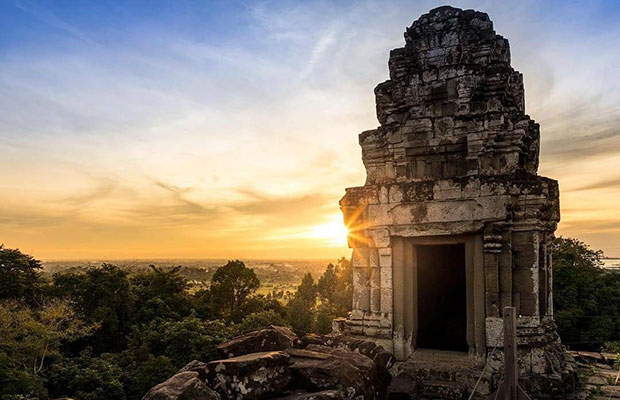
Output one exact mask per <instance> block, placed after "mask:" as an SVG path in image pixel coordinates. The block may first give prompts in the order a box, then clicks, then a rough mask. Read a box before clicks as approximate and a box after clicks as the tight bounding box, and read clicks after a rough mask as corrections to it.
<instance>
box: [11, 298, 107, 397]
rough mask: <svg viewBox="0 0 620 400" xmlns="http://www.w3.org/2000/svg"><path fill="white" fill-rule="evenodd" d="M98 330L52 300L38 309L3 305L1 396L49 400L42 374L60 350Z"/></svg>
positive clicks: (66, 303) (23, 305)
mask: <svg viewBox="0 0 620 400" xmlns="http://www.w3.org/2000/svg"><path fill="white" fill-rule="evenodd" d="M95 328H96V326H94V325H87V324H86V323H85V322H84V321H82V320H80V319H79V318H77V317H76V315H75V313H74V312H73V310H72V309H71V308H70V306H69V304H68V302H66V301H61V300H53V301H50V302H49V303H47V304H44V305H42V306H40V307H38V308H36V309H34V308H32V307H31V306H28V305H26V304H23V303H19V302H17V301H14V300H7V301H4V302H2V303H1V304H0V333H1V334H0V396H4V395H12V394H15V395H17V394H21V395H28V396H34V397H46V393H47V391H46V389H45V387H44V380H43V374H44V373H45V371H46V369H47V367H48V364H49V363H50V360H53V359H55V358H59V357H60V356H61V353H60V350H61V346H62V345H63V344H65V343H67V342H70V341H72V340H76V339H78V338H80V337H83V336H85V335H88V334H90V333H91V332H92V331H93V330H94V329H95Z"/></svg>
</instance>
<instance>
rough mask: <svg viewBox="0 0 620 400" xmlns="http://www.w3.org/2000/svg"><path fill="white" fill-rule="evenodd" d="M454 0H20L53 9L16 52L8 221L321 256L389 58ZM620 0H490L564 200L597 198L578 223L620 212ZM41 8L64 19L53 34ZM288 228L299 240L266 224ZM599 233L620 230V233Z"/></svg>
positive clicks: (30, 9) (7, 231)
mask: <svg viewBox="0 0 620 400" xmlns="http://www.w3.org/2000/svg"><path fill="white" fill-rule="evenodd" d="M102 4H103V3H102ZM218 4H219V3H218ZM222 4H228V3H225V2H224V3H222ZM571 4H572V3H571ZM438 5H441V3H440V2H439V1H431V0H428V1H419V2H410V1H404V0H402V1H401V0H393V1H390V2H383V1H372V0H363V1H356V2H353V3H348V2H347V3H338V2H328V1H312V2H286V1H285V2H269V1H265V2H248V3H243V4H242V5H241V6H239V5H238V4H236V3H235V5H234V7H235V8H234V15H232V13H233V11H230V10H227V9H226V7H224V9H223V10H220V9H219V8H217V7H211V6H210V5H209V4H204V5H202V6H200V7H201V9H200V11H201V13H196V12H193V11H196V9H195V7H197V6H196V5H195V4H191V5H189V3H187V4H186V3H184V2H183V1H179V2H178V3H177V4H176V6H177V7H178V8H177V12H176V14H175V15H169V14H165V15H164V13H161V10H160V11H159V12H160V13H161V15H156V17H155V18H150V19H149V18H146V17H140V18H138V17H132V18H129V17H126V18H128V19H127V20H124V22H119V21H118V18H116V17H117V16H118V15H124V16H132V15H138V14H139V12H137V11H138V10H135V9H132V8H131V7H132V6H131V4H129V3H118V4H116V5H115V10H118V9H120V10H121V11H122V12H120V13H117V14H114V18H112V17H110V16H108V17H110V19H114V23H115V24H117V25H115V27H114V29H111V28H110V29H109V30H107V31H105V32H101V25H97V24H95V23H90V24H89V22H96V21H100V20H101V18H105V17H106V15H104V14H105V10H106V7H107V6H106V5H105V4H103V5H101V4H98V5H97V6H98V7H101V8H98V9H97V13H92V15H95V14H96V15H97V16H98V18H97V20H96V21H94V20H93V21H89V20H88V18H92V15H91V13H89V12H82V13H80V12H79V11H80V10H81V8H80V7H84V6H83V5H80V4H72V5H71V9H70V10H69V11H71V12H68V11H67V9H62V8H61V7H60V6H59V5H53V4H50V3H47V2H45V3H44V2H37V1H34V0H23V1H17V2H15V3H11V7H13V8H15V7H17V8H18V9H19V10H21V12H22V14H23V15H24V16H26V17H28V16H30V17H28V18H31V20H29V22H30V23H31V25H29V26H34V27H35V28H31V29H30V30H29V31H26V30H23V31H22V35H21V36H19V35H17V36H15V37H13V38H12V39H11V40H14V41H16V42H17V43H18V44H20V46H12V47H11V49H10V51H7V52H6V54H3V56H2V57H0V93H1V94H2V95H1V96H0V151H2V154H3V158H2V160H0V208H1V212H0V215H1V218H0V222H1V223H0V235H2V236H4V237H11V238H13V239H11V240H13V241H15V245H17V246H21V247H28V246H30V247H31V248H32V249H34V251H36V252H37V253H39V252H40V253H41V255H40V256H55V257H57V256H69V255H72V254H77V253H76V252H78V253H79V252H80V251H82V252H86V251H87V250H88V249H92V253H90V254H102V255H113V254H121V253H122V254H129V253H131V251H132V249H133V250H135V251H136V252H141V254H143V255H146V254H155V252H157V254H159V255H172V254H177V255H181V254H186V255H193V256H199V255H201V256H208V255H211V256H221V255H223V254H228V255H231V256H236V255H234V254H231V253H234V252H237V254H242V252H244V251H248V252H247V253H243V254H252V255H255V256H256V255H259V256H260V255H261V254H262V256H270V255H281V256H283V255H287V256H290V255H297V256H317V250H316V249H314V248H312V243H315V244H316V243H317V242H316V241H315V242H312V239H308V240H307V241H304V240H302V238H300V237H299V235H298V234H296V232H297V233H299V232H302V233H303V232H308V231H309V230H312V227H313V226H315V225H321V224H324V223H325V218H326V216H333V215H336V214H337V213H339V209H338V199H339V198H340V197H341V196H342V194H343V191H344V188H345V187H348V186H355V185H360V184H362V183H363V181H364V170H363V165H362V163H361V158H360V149H359V146H358V143H357V134H358V133H359V132H361V131H363V130H366V129H370V128H373V127H374V126H376V125H377V121H376V118H375V115H374V113H375V107H374V98H373V88H374V86H375V85H376V84H377V83H379V82H381V81H384V80H385V79H387V77H388V71H387V65H386V61H387V57H388V54H389V50H390V49H392V48H394V47H398V46H401V45H402V43H403V36H402V34H403V31H404V29H405V27H406V26H408V25H410V24H411V22H412V21H413V20H415V19H416V18H417V17H418V16H419V15H420V14H422V13H424V12H426V11H428V10H429V9H431V8H433V7H435V6H438ZM455 5H456V6H462V7H472V4H470V2H465V1H456V3H455ZM604 5H605V4H604V2H590V3H588V5H587V7H586V5H584V4H582V6H583V7H582V8H583V9H586V8H587V10H588V12H587V13H584V11H583V10H582V9H581V8H578V7H577V8H574V7H573V6H572V5H570V4H564V3H554V4H552V5H550V4H547V3H542V2H536V1H524V2H520V3H519V4H508V3H501V2H493V1H481V2H478V3H476V4H473V7H475V8H477V9H481V10H484V11H487V12H488V13H489V14H490V16H491V18H492V19H493V20H494V21H495V28H496V30H497V31H498V33H500V34H502V35H504V36H506V37H507V38H508V39H509V40H510V41H511V46H512V54H513V64H514V66H515V68H516V69H519V70H520V71H521V72H523V73H524V77H525V83H526V93H527V99H526V101H527V108H528V112H529V113H530V114H531V115H532V116H533V117H534V118H535V119H537V121H538V122H540V123H541V132H542V138H543V143H542V151H543V152H542V158H541V172H543V173H545V174H549V175H551V176H552V177H554V178H556V179H559V180H560V184H561V187H562V188H568V189H572V190H566V191H564V192H563V193H564V194H563V197H562V205H563V207H565V208H566V209H567V210H581V211H580V212H567V213H566V215H565V220H564V221H563V222H562V225H561V228H562V230H563V231H562V232H563V233H565V234H571V233H572V232H574V233H577V232H584V231H583V229H582V228H583V227H584V226H585V225H584V224H585V222H583V221H586V220H587V218H590V219H595V220H603V221H604V220H605V216H604V215H602V214H599V213H598V212H599V211H596V210H607V211H606V212H607V213H608V214H609V215H611V214H613V213H614V212H615V213H618V212H620V210H619V209H618V208H617V206H615V205H614V204H615V203H613V202H615V199H616V197H617V193H616V194H615V195H614V194H613V193H611V191H610V190H600V189H605V188H609V187H610V186H613V185H617V184H618V181H617V174H616V172H615V169H614V168H613V167H611V166H612V165H614V162H616V161H618V160H620V150H618V148H619V145H620V136H619V127H620V109H619V108H618V104H620V94H619V93H620V76H619V73H620V72H618V69H617V68H615V66H617V65H618V63H620V59H619V57H620V56H618V52H617V51H614V48H613V46H611V45H610V43H615V42H617V41H619V40H620V28H619V26H620V24H615V25H613V24H611V25H608V26H607V28H606V29H604V30H597V29H595V25H596V21H597V18H602V16H603V15H605V17H606V18H610V17H609V14H610V12H609V10H607V12H606V13H603V12H602V11H601V10H602V9H603V8H604V7H603V6H604ZM552 6H553V7H552ZM229 7H233V5H230V6H229ZM549 8H553V10H549ZM102 10H103V11H102ZM184 10H185V11H184ZM192 10H193V11H192ZM227 11H228V13H227ZM551 11H552V12H551ZM218 12H219V13H221V15H219V14H217V13H218ZM152 13H153V14H156V13H157V11H155V8H154V9H153V11H152ZM239 13H241V14H239ZM110 15H111V14H110ZM576 16H579V18H576ZM207 17H208V18H210V19H209V23H205V22H204V19H205V18H207ZM124 18H125V17H124ZM162 21H165V23H164V22H162ZM233 21H234V22H233ZM240 21H242V22H243V23H239V22H240ZM231 24H234V26H235V27H236V28H235V29H231V28H230V25H231ZM39 26H44V27H45V28H46V29H47V30H49V29H51V30H53V31H54V32H57V33H58V35H54V36H53V37H49V36H47V35H44V34H43V33H40V36H38V37H37V31H36V29H37V27H39ZM173 26H175V27H181V28H174V29H173V28H172V27H173ZM32 29H34V31H33V30H32ZM15 31H19V29H17V28H16V29H15ZM42 32H43V31H42ZM110 35H112V36H111V37H114V38H115V40H107V41H103V40H100V38H102V37H108V36H110ZM57 36H60V37H62V39H59V38H58V37H57ZM541 37H544V38H545V40H544V41H541V39H540V38H541ZM32 38H36V39H37V40H33V39H32ZM20 41H21V42H20ZM59 41H60V42H62V46H60V45H58V43H59ZM95 41H96V42H97V43H94V42H95ZM593 177H595V179H594V178H593ZM584 182H585V183H584ZM599 188H600V189H599ZM593 193H594V194H593ZM616 203H617V202H616ZM583 204H589V208H592V209H594V211H584V210H586V209H585V208H583ZM595 212H596V213H597V214H596V215H593V214H592V213H595ZM588 213H590V214H588ZM571 221H572V222H571ZM580 224H581V225H580ZM612 225H613V224H612ZM564 226H565V227H566V230H565V231H564V228H563V227H564ZM592 226H593V227H594V226H598V225H596V224H593V225H592ZM593 229H594V228H593ZM595 229H600V230H601V232H602V231H603V230H605V232H611V231H610V229H611V228H605V227H603V226H599V227H598V228H595ZM61 231H62V232H61ZM614 235H615V236H614ZM50 237H53V238H54V239H50ZM275 237H279V238H281V240H282V241H283V242H281V243H280V244H276V243H273V242H267V239H265V238H275ZM286 238H288V239H286ZM595 240H596V242H595V243H592V244H593V245H594V246H595V247H597V246H598V247H604V248H606V249H612V248H613V246H612V245H611V243H612V242H613V241H614V240H615V241H616V242H620V234H618V235H616V234H608V236H607V239H605V240H602V239H600V237H598V236H597V237H596V239H595ZM22 243H26V244H27V245H28V246H23V245H22ZM283 243H284V244H283ZM284 247H285V248H286V249H287V250H286V252H285V250H283V249H282V248H284ZM319 247H320V244H319ZM149 248H150V249H152V250H149ZM79 249H82V250H79ZM84 249H86V250H84ZM248 249H252V252H249V250H248ZM149 251H152V252H151V253H149ZM318 251H319V252H323V251H325V252H332V253H329V254H335V251H336V250H333V249H328V250H318ZM337 251H338V252H340V254H343V253H344V251H345V250H344V249H342V248H339V249H338V250H337ZM166 252H167V253H166ZM80 254H83V253H80ZM321 254H323V255H325V254H328V253H321ZM239 256H240V255H239Z"/></svg>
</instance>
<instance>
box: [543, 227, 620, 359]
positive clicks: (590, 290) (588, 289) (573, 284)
mask: <svg viewBox="0 0 620 400" xmlns="http://www.w3.org/2000/svg"><path fill="white" fill-rule="evenodd" d="M551 250H552V256H553V291H554V292H553V298H554V317H555V320H556V323H557V325H558V333H559V334H560V337H561V338H562V340H563V341H564V342H565V343H569V345H570V346H571V347H573V348H577V349H587V350H600V348H601V346H602V345H603V344H604V342H608V341H609V342H613V341H618V340H620V274H617V273H612V272H608V271H606V270H605V269H604V268H602V265H603V263H602V257H603V253H602V252H601V251H600V250H599V251H595V250H592V249H591V248H590V247H589V246H588V245H586V244H585V243H583V242H581V241H579V240H577V239H571V238H562V237H559V238H557V239H555V240H554V241H553V243H552V246H551Z"/></svg>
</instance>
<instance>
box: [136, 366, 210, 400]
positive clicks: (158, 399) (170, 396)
mask: <svg viewBox="0 0 620 400" xmlns="http://www.w3.org/2000/svg"><path fill="white" fill-rule="evenodd" d="M219 399H220V396H219V394H217V393H215V392H214V391H213V390H211V389H210V388H209V387H207V385H206V384H205V383H204V382H203V381H202V379H200V376H199V374H198V372H194V371H185V372H181V373H178V374H176V375H174V376H173V377H172V378H170V379H168V380H167V381H164V382H162V383H160V384H159V385H157V386H154V387H153V388H151V390H149V391H148V393H147V394H146V395H145V396H144V397H143V399H142V400H219Z"/></svg>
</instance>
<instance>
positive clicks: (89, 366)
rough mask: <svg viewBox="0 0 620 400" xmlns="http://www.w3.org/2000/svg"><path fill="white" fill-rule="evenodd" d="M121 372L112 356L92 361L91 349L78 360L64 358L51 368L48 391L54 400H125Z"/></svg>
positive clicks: (105, 355) (77, 358)
mask: <svg viewBox="0 0 620 400" xmlns="http://www.w3.org/2000/svg"><path fill="white" fill-rule="evenodd" d="M122 381H123V370H122V369H121V368H120V367H119V366H118V365H117V364H116V362H115V358H114V356H113V355H111V354H103V355H101V356H100V357H93V356H92V354H91V351H90V349H86V350H84V351H82V352H81V353H80V355H79V357H76V358H65V359H63V360H62V361H61V362H59V363H56V364H54V365H53V366H52V368H51V370H50V372H49V378H48V387H49V390H50V394H51V395H52V396H53V397H72V398H77V399H80V400H125V399H126V396H125V389H124V387H123V382H122Z"/></svg>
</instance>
